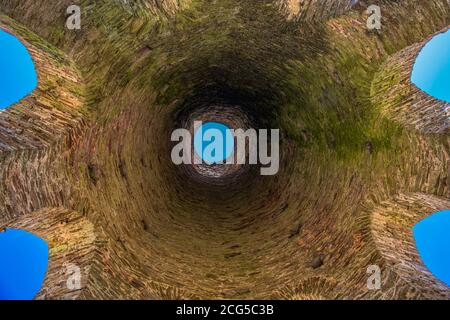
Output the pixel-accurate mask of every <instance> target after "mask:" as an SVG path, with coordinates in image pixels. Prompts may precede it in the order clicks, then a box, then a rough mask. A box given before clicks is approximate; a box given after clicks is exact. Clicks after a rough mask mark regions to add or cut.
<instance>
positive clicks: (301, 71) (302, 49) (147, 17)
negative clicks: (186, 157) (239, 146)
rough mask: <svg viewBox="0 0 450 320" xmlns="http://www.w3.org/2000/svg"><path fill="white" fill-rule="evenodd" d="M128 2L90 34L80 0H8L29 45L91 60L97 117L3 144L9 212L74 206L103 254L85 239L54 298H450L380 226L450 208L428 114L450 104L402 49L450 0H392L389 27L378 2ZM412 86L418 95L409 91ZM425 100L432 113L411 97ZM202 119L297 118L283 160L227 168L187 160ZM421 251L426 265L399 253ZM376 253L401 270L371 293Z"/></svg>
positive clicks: (442, 143)
mask: <svg viewBox="0 0 450 320" xmlns="http://www.w3.org/2000/svg"><path fill="white" fill-rule="evenodd" d="M75 2H76V1H75ZM129 2H131V4H132V5H131V6H128V5H127V6H125V5H123V2H121V1H95V3H94V1H88V0H86V1H81V3H79V4H80V5H81V6H82V8H84V18H83V27H82V29H81V30H80V31H70V30H67V29H65V28H64V20H65V17H64V14H63V13H64V12H65V8H67V6H68V5H69V4H68V2H67V1H59V2H58V3H52V4H51V5H49V7H48V8H46V10H47V9H51V10H50V11H51V13H47V11H46V12H44V11H43V10H44V8H40V6H38V5H37V4H36V3H35V2H34V1H31V0H25V1H24V0H21V1H8V2H7V3H2V4H0V12H1V13H2V14H4V15H2V16H0V17H1V19H0V23H1V26H3V25H4V26H5V27H6V28H8V29H9V30H11V31H13V32H14V33H15V34H17V35H18V36H21V37H23V38H24V39H25V40H26V41H27V42H28V45H29V46H30V47H38V48H39V50H42V51H44V52H45V50H53V48H54V47H58V48H59V49H60V50H62V52H60V51H59V50H58V51H57V52H59V53H60V54H61V57H60V58H59V59H60V60H58V59H57V60H58V61H62V60H61V59H63V57H64V59H67V61H70V63H73V68H74V69H73V70H74V71H73V70H72V71H71V72H72V74H77V72H78V70H79V73H80V76H79V77H80V80H79V85H80V86H82V89H80V90H77V92H79V94H80V97H79V100H80V101H82V105H83V107H82V110H80V113H81V116H80V118H81V119H79V121H78V124H77V125H76V126H75V125H72V127H71V130H68V131H69V132H67V133H64V134H62V137H61V138H60V139H58V140H57V141H56V142H54V141H53V140H50V138H49V141H50V142H51V143H50V142H49V145H50V146H47V145H46V144H44V143H43V145H44V146H43V147H40V146H38V147H37V148H35V149H25V150H23V151H15V150H6V151H4V152H3V153H2V154H1V165H0V172H1V173H2V175H1V179H2V181H1V187H0V191H1V193H0V196H1V200H3V201H0V209H1V211H0V224H5V225H7V226H10V227H13V226H15V225H20V226H22V227H23V228H29V229H33V228H37V227H38V225H35V224H39V223H42V218H40V217H42V216H45V215H46V214H48V215H49V216H51V217H52V218H51V219H52V220H51V221H55V223H58V221H63V222H64V217H65V215H67V216H68V217H70V218H71V219H69V220H68V221H67V222H66V224H67V225H66V224H64V226H65V227H64V228H62V227H61V228H57V230H58V232H61V234H64V235H65V236H66V237H68V238H70V237H73V238H74V239H83V241H82V243H83V245H84V247H83V248H84V249H83V250H86V251H87V252H89V259H86V258H82V256H81V251H80V257H77V255H76V250H74V249H73V247H71V246H74V245H75V244H71V241H66V242H67V243H68V244H67V247H65V248H66V249H61V250H67V252H70V254H68V257H70V261H71V263H77V264H79V265H80V266H81V267H83V268H82V269H83V277H84V278H83V279H84V280H83V282H82V285H83V287H82V289H80V290H78V291H77V294H76V295H75V294H69V293H66V292H61V291H57V290H56V291H55V290H53V291H52V285H56V282H57V281H61V279H59V278H58V280H54V281H55V283H53V284H52V282H51V281H50V282H47V283H46V284H45V286H46V287H45V288H44V290H45V292H50V293H51V292H55V294H54V295H53V296H52V295H51V294H48V295H47V298H58V297H60V296H65V297H71V298H84V299H88V298H125V299H138V298H141V299H161V298H169V299H177V298H183V299H188V298H231V299H235V298H262V299H266V298H280V299H314V298H323V299H329V298H339V299H361V298H370V299H376V298H384V299H388V298H397V299H398V298H444V299H445V298H449V297H450V289H449V288H448V287H446V286H445V285H441V284H440V283H437V281H438V280H436V279H435V278H434V277H433V276H432V275H431V274H429V273H426V272H425V273H424V272H423V266H422V263H421V261H420V260H419V259H418V257H417V255H412V253H415V248H414V246H407V245H405V247H404V248H402V249H403V251H402V252H400V253H398V255H397V254H395V253H394V255H395V257H392V256H391V254H392V253H391V252H390V251H389V250H386V248H389V247H390V246H389V244H390V243H391V242H390V241H392V239H391V238H390V237H389V236H388V235H387V234H385V233H383V231H382V228H381V231H380V226H382V225H383V223H384V221H385V220H383V219H386V220H389V219H392V216H395V215H398V216H399V217H400V216H402V214H403V213H404V212H405V211H408V210H413V211H414V212H424V213H423V214H431V213H432V212H431V210H430V208H433V209H436V208H437V209H448V208H445V206H447V205H448V199H449V197H450V190H449V185H450V177H449V175H448V168H449V163H450V160H449V152H450V149H449V148H450V143H449V142H450V140H449V135H448V131H445V128H448V126H447V125H448V122H446V121H445V119H446V118H445V115H439V116H436V117H437V119H438V120H439V122H438V125H437V126H438V129H439V130H433V131H431V132H430V130H428V131H427V130H424V129H423V128H428V127H429V126H430V125H429V119H426V120H423V121H425V123H424V124H423V123H422V122H421V121H422V118H423V117H420V116H419V115H420V114H422V113H423V110H428V108H429V107H430V105H436V104H440V103H441V102H439V101H436V100H434V99H432V98H430V97H427V96H425V95H421V94H419V93H417V90H416V88H414V87H413V85H412V84H409V83H408V82H407V80H406V82H405V81H402V79H403V78H402V77H404V75H403V74H401V75H399V74H398V72H397V71H396V70H395V68H393V67H392V66H393V65H395V63H394V62H395V61H397V60H395V59H400V58H401V57H399V56H398V55H396V53H397V52H399V51H400V50H407V51H408V54H409V55H410V56H413V55H414V52H417V51H418V50H419V47H420V46H419V45H418V44H420V43H423V41H425V40H426V39H427V38H428V37H429V36H430V35H432V34H434V33H436V32H438V31H440V30H442V29H444V28H446V27H447V26H448V25H449V23H450V20H449V17H450V8H449V2H448V1H447V0H432V1H431V0H430V1H426V3H424V1H420V2H418V1H413V0H402V1H374V2H379V4H380V5H382V6H384V7H385V10H383V11H384V12H385V16H384V19H385V20H384V21H385V22H384V23H385V24H386V26H388V27H386V29H385V30H383V32H369V31H367V28H366V24H365V21H366V19H367V15H366V13H365V9H366V4H365V3H364V1H360V2H359V3H358V4H356V5H355V6H353V7H352V9H351V10H350V6H349V3H347V2H345V1H338V2H339V3H341V4H342V6H341V5H337V6H336V7H333V8H335V9H336V12H331V11H332V10H331V9H330V15H329V17H326V18H324V10H323V8H322V7H320V5H318V4H312V5H311V6H310V7H309V9H308V10H309V11H308V15H307V16H308V17H309V16H311V14H312V13H313V11H314V10H318V11H317V12H319V10H320V14H319V13H318V14H317V15H318V16H320V17H321V18H320V19H319V21H314V22H311V21H310V19H306V18H305V19H302V18H301V16H300V17H299V18H297V19H291V18H289V14H287V13H286V12H285V9H282V10H280V2H279V1H269V0H263V1H257V2H255V1H239V0H223V1H202V0H192V1H187V0H186V1H178V2H181V4H180V6H177V5H176V4H175V3H176V1H169V0H167V1H163V2H161V3H162V4H160V5H156V3H157V2H152V1H147V0H142V1H135V2H133V1H129ZM328 2H332V1H328ZM158 3H159V2H158ZM311 3H314V2H311ZM70 4H72V3H70ZM282 7H283V8H285V7H284V6H282ZM330 8H331V7H330ZM343 8H345V10H343ZM415 8H420V10H415ZM413 9H414V10H413ZM311 10H312V11H311ZM55 12H60V13H61V15H56V14H55ZM6 16H8V17H9V18H7V17H6ZM335 16H336V17H335ZM327 18H329V19H327ZM11 19H13V20H11ZM322 21H323V22H322ZM33 32H34V33H36V34H37V35H35V34H34V33H33ZM44 39H45V40H44ZM43 43H45V44H47V43H49V45H48V47H45V46H43V45H42V44H43ZM39 44H41V45H39ZM50 44H51V45H50ZM53 46H54V47H53ZM55 50H56V49H55ZM414 50H416V51H414ZM53 57H55V56H53ZM58 57H59V56H58ZM49 59H50V58H49ZM49 61H50V60H45V59H44V60H43V61H39V63H40V64H41V65H42V66H43V67H42V69H45V66H46V65H49V63H50V62H49ZM393 61H394V62H393ZM36 63H37V62H36ZM411 63H412V62H411V61H410V60H408V62H405V63H404V64H405V68H406V69H404V70H406V71H405V73H407V70H408V69H407V68H408V66H409V67H410V66H411ZM37 68H38V71H39V67H37ZM75 71H76V72H75ZM405 77H406V76H405ZM374 79H375V80H374ZM397 82H400V83H401V84H402V85H403V86H404V87H396V88H401V92H400V93H398V92H395V90H390V89H391V86H393V84H396V83H397ZM42 95H43V96H45V97H48V100H49V101H58V95H52V94H51V92H47V91H45V90H44V92H43V93H42ZM411 101H413V102H414V103H415V105H418V106H419V107H420V108H422V107H423V109H420V108H417V109H415V111H408V110H409V109H408V108H411V105H412V104H413V103H412V102H411ZM50 105H51V103H50ZM11 108H12V109H11V110H16V109H15V108H17V106H16V105H15V106H12V107H11ZM392 110H397V111H396V112H393V111H392ZM398 110H400V111H402V112H404V113H406V114H409V115H410V116H408V117H403V118H402V117H401V116H399V114H400V113H399V112H398ZM442 110H444V109H442ZM421 112H422V113H421ZM442 112H444V111H442ZM392 113H395V114H394V116H393V115H392ZM411 114H412V115H411ZM19 115H20V112H19ZM415 115H417V116H415ZM77 116H78V113H77ZM70 119H72V118H71V117H70ZM197 119H202V120H206V121H217V122H223V123H225V124H229V125H230V126H231V127H244V128H246V127H253V128H255V129H260V128H261V129H262V128H265V129H270V128H279V129H280V131H281V144H280V156H281V159H280V170H279V172H278V174H277V175H275V176H261V175H259V168H258V167H256V166H248V165H244V166H242V167H238V166H232V167H230V168H226V169H225V172H226V174H223V172H222V171H221V173H220V174H219V175H222V176H220V177H214V178H212V177H211V176H210V174H209V173H208V170H212V172H216V173H217V172H218V171H214V170H223V169H220V168H207V167H206V168H201V169H198V168H197V169H196V168H193V167H192V166H188V165H187V166H180V167H177V166H175V165H174V164H173V163H172V161H171V158H170V153H171V148H172V146H173V143H171V142H170V136H171V133H172V131H173V130H174V129H177V128H191V125H192V122H193V121H195V120H197ZM411 119H413V120H411ZM417 119H418V120H417ZM44 121H45V119H44ZM447 121H448V118H447ZM412 122H413V123H412ZM422 124H423V125H422ZM433 124H435V123H433ZM44 125H47V126H49V127H51V126H52V121H51V119H49V120H48V122H44ZM17 126H19V127H20V126H22V124H21V122H17ZM27 128H28V127H27ZM30 128H31V127H30ZM442 128H444V129H442ZM441 129H442V130H441ZM30 130H33V129H29V131H30ZM30 132H31V131H30ZM199 170H200V171H201V170H203V173H205V172H206V174H200V173H199ZM205 170H206V171H205ZM210 173H211V172H210ZM417 194H420V199H422V200H423V199H425V200H423V201H422V200H420V201H419V200H417V197H418V196H417ZM399 195H401V196H399ZM386 203H388V204H386ZM385 206H388V207H389V208H392V207H393V208H396V206H398V207H400V208H401V210H395V209H392V210H391V209H389V210H382V209H383V208H384V207H385ZM52 208H59V209H57V210H56V211H55V209H52ZM62 208H66V209H62ZM380 212H382V213H385V212H388V213H389V214H387V216H386V217H385V218H383V216H384V215H383V214H380ZM33 215H35V217H36V219H31V218H30V217H33ZM53 219H54V220H53ZM72 220H73V221H74V222H73V223H76V225H77V226H78V225H80V226H83V227H79V228H71V223H72V222H71V221H72ZM400 220H401V221H403V220H402V219H400ZM410 220H411V219H406V220H405V221H404V222H400V225H395V227H392V228H397V229H398V230H404V229H406V228H409V227H411V228H412V226H410ZM52 228H53V227H52ZM52 228H50V227H49V230H50V229H52ZM53 229H54V228H53ZM53 229H52V230H53ZM386 229H387V227H386ZM397 229H396V230H397ZM61 230H62V231H61ZM66 230H67V231H66ZM77 230H79V231H77ZM81 233H82V234H81ZM45 234H46V232H45V230H44V231H42V233H41V234H39V235H40V236H42V237H44V238H45ZM58 234H59V233H58ZM410 236H411V235H410V234H409V233H408V232H406V231H405V232H399V233H398V235H394V237H397V239H395V240H396V241H400V242H401V243H412V239H410V238H409V237H410ZM80 242H81V241H80ZM52 243H55V246H56V245H57V241H53V242H52ZM94 248H95V249H94ZM408 250H409V251H408ZM51 252H52V251H51ZM408 253H411V254H408ZM54 254H55V255H56V252H54ZM408 256H413V258H411V259H412V261H410V266H411V267H410V268H407V269H402V268H398V267H396V265H395V263H394V264H393V263H391V262H392V261H400V263H401V262H402V261H405V259H407V258H405V257H408ZM414 257H415V258H414ZM51 261H52V255H51V256H50V263H51ZM59 263H60V264H61V265H63V263H64V255H58V264H54V265H59ZM370 265H379V266H380V268H381V269H382V272H383V273H382V274H383V277H382V289H381V290H378V291H371V290H368V289H367V278H368V275H367V267H368V266H370ZM85 267H86V268H85ZM57 269H58V268H56V267H53V268H52V270H55V271H54V272H57V271H56V270H57ZM414 275H416V276H421V277H422V278H421V281H420V282H418V283H416V282H415V281H414V280H412V279H414V277H415V276H414ZM50 278H51V279H53V277H50ZM54 279H57V277H56V276H55V277H54ZM58 283H60V282H58ZM428 285H430V286H431V285H432V286H433V288H436V289H433V290H427V289H426V287H427V286H428ZM40 297H44V295H41V296H40Z"/></svg>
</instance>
